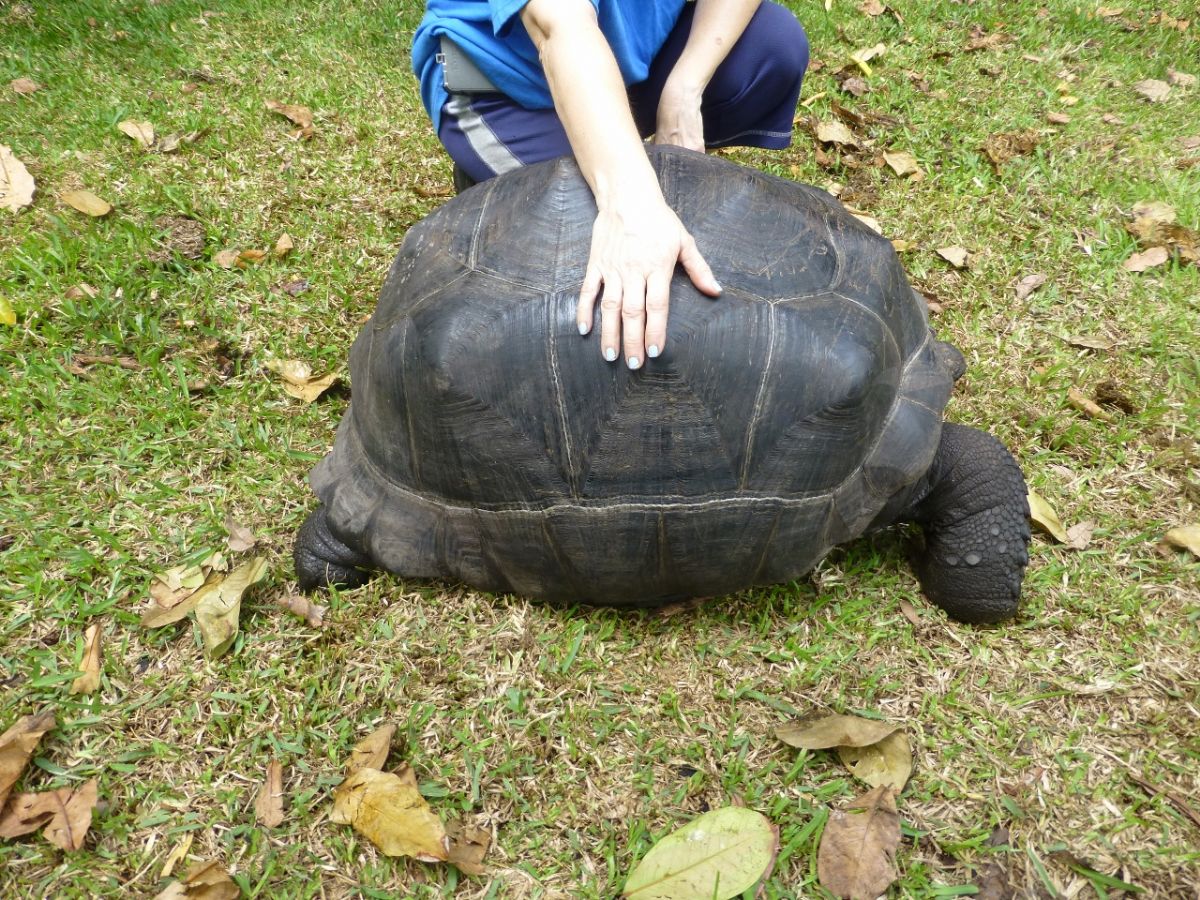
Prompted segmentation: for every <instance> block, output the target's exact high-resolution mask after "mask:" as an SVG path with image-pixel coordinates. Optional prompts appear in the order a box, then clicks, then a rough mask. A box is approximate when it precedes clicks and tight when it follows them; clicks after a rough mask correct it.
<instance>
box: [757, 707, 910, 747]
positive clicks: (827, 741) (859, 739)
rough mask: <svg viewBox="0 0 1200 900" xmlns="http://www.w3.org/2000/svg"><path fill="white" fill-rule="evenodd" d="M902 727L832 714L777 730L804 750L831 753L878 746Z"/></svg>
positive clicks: (784, 737) (789, 724) (780, 737)
mask: <svg viewBox="0 0 1200 900" xmlns="http://www.w3.org/2000/svg"><path fill="white" fill-rule="evenodd" d="M898 727H899V726H897V725H889V724H888V723H887V722H880V721H879V720H878V719H867V718H863V717H862V716H847V715H840V714H836V713H835V714H832V715H825V716H805V717H804V718H802V719H797V720H796V721H794V722H788V723H787V724H786V725H780V726H779V727H778V728H776V729H775V736H776V737H778V738H779V739H780V740H781V741H783V742H784V743H785V744H788V745H790V746H792V747H799V748H800V749H801V750H828V749H829V748H831V747H866V746H869V745H870V744H877V743H879V742H880V741H882V740H883V739H884V738H885V737H887V736H888V735H889V734H891V733H892V732H894V731H896V730H897V729H898Z"/></svg>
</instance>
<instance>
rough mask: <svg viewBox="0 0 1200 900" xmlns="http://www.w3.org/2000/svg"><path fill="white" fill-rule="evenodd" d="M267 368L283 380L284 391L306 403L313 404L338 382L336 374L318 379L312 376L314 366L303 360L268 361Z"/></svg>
mask: <svg viewBox="0 0 1200 900" xmlns="http://www.w3.org/2000/svg"><path fill="white" fill-rule="evenodd" d="M266 365H267V368H268V369H270V370H271V371H272V372H275V373H277V374H278V375H279V376H281V377H282V378H283V389H284V391H285V392H286V393H287V394H288V395H290V396H292V397H295V398H297V399H298V400H303V401H304V402H305V403H312V402H313V401H315V400H316V399H317V398H318V397H320V396H321V395H322V394H323V393H325V391H327V390H329V388H330V387H331V386H332V385H333V383H334V382H335V381H337V379H338V376H337V373H336V372H330V373H329V374H328V375H322V376H320V377H317V376H315V375H313V374H312V366H310V365H309V364H308V363H306V362H305V361H304V360H302V359H272V360H268V361H267V364H266Z"/></svg>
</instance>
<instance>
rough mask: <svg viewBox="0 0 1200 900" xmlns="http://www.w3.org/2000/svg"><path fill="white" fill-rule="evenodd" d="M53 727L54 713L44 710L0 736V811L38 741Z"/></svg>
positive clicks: (19, 722) (16, 724) (24, 718)
mask: <svg viewBox="0 0 1200 900" xmlns="http://www.w3.org/2000/svg"><path fill="white" fill-rule="evenodd" d="M53 727H54V713H53V712H51V711H50V710H48V709H44V710H42V711H41V712H39V713H35V714H33V715H31V716H22V717H21V718H19V719H17V721H16V722H14V723H13V724H12V726H11V727H10V728H9V729H8V730H7V731H5V732H4V734H0V810H2V809H4V801H5V799H6V798H7V797H8V792H9V791H10V790H12V786H13V785H14V784H16V783H17V779H18V778H20V777H21V773H22V772H23V771H24V770H25V764H26V763H28V762H29V757H30V756H32V755H33V751H34V749H35V748H36V747H37V745H38V741H40V740H41V739H42V735H43V734H45V733H46V732H47V731H50V730H51V729H52V728H53Z"/></svg>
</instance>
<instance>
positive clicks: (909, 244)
mask: <svg viewBox="0 0 1200 900" xmlns="http://www.w3.org/2000/svg"><path fill="white" fill-rule="evenodd" d="M892 249H893V250H895V251H896V252H897V253H907V252H908V251H909V250H915V249H917V244H916V242H915V241H906V240H904V239H902V238H896V239H895V240H893V241H892Z"/></svg>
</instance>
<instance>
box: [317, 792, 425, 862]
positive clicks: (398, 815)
mask: <svg viewBox="0 0 1200 900" xmlns="http://www.w3.org/2000/svg"><path fill="white" fill-rule="evenodd" d="M409 772H411V770H409ZM333 798H334V802H333V812H332V813H330V816H329V819H330V821H331V822H336V823H338V824H341V825H350V826H352V827H353V828H354V830H355V831H357V832H358V833H359V834H361V835H363V836H364V837H366V838H367V839H368V840H369V841H371V843H373V844H374V845H375V846H376V847H378V848H379V849H380V851H382V852H383V853H384V855H386V856H412V857H415V858H416V859H419V860H423V861H424V862H444V861H445V860H446V858H447V855H448V852H447V847H446V844H447V840H446V829H445V828H444V827H443V826H442V820H441V819H439V818H438V817H437V815H436V814H435V813H434V812H433V810H431V809H430V808H429V804H427V803H426V802H425V798H424V797H422V796H421V792H420V791H418V790H417V787H416V784H415V780H414V779H413V778H412V776H411V775H409V776H408V777H404V775H393V774H391V773H388V772H380V771H379V770H378V769H359V770H357V771H356V772H354V773H353V774H352V775H350V777H348V778H347V779H346V780H345V781H343V782H342V783H341V784H340V785H339V786H338V787H337V789H335V790H334V792H333Z"/></svg>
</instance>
